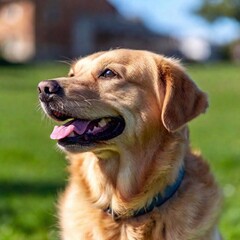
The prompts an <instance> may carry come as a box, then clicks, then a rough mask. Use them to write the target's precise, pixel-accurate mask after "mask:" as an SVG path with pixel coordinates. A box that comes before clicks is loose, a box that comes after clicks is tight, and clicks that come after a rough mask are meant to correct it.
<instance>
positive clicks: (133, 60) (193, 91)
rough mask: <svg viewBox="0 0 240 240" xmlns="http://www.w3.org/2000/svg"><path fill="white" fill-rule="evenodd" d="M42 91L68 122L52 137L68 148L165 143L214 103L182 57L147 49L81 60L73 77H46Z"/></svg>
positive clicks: (49, 107)
mask: <svg viewBox="0 0 240 240" xmlns="http://www.w3.org/2000/svg"><path fill="white" fill-rule="evenodd" d="M38 89H39V98H40V102H41V105H42V107H43V109H44V111H45V112H46V113H47V114H48V115H49V116H50V117H51V118H53V119H55V120H57V121H59V122H65V121H66V122H65V123H63V125H62V126H60V127H55V129H54V131H53V133H52V135H51V137H52V138H53V139H57V140H58V145H59V146H61V148H63V149H64V150H66V151H68V152H83V151H100V150H104V149H108V150H111V149H112V150H117V151H118V149H119V148H121V145H125V147H127V146H130V147H131V148H133V147H134V145H135V144H139V143H141V144H142V145H145V144H147V143H148V142H149V139H155V138H156V139H155V141H159V139H158V137H159V136H161V134H162V133H164V132H166V133H170V134H171V133H174V132H177V131H180V130H181V128H182V127H183V126H185V124H186V123H187V122H188V121H190V120H191V119H193V118H195V117H196V116H198V115H199V114H200V113H202V112H204V111H205V110H206V108H207V106H208V102H207V97H206V95H205V94H204V93H203V92H202V91H200V90H199V89H198V88H197V86H196V85H195V84H194V83H193V81H192V80H191V79H190V78H189V77H188V76H187V74H186V73H185V71H184V70H183V68H182V67H181V66H180V65H179V63H178V62H177V61H175V60H173V59H169V58H165V57H163V56H160V55H157V54H154V53H151V52H147V51H137V50H126V49H118V50H112V51H107V52H99V53H96V54H93V55H90V56H88V57H85V58H82V59H80V60H78V61H76V62H75V63H74V64H73V65H72V67H71V69H70V72H69V75H68V77H63V78H57V79H53V80H47V81H42V82H40V84H39V86H38ZM145 147H147V146H145Z"/></svg>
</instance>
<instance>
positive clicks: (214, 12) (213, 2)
mask: <svg viewBox="0 0 240 240" xmlns="http://www.w3.org/2000/svg"><path fill="white" fill-rule="evenodd" d="M197 14H199V15H201V16H203V17H204V18H206V19H207V20H208V21H210V22H213V21H215V20H217V19H219V18H220V17H229V18H232V19H235V20H237V21H238V22H239V23H240V0H203V5H202V7H201V8H200V9H199V10H197Z"/></svg>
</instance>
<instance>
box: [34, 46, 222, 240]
mask: <svg viewBox="0 0 240 240" xmlns="http://www.w3.org/2000/svg"><path fill="white" fill-rule="evenodd" d="M38 90H39V99H40V103H41V106H42V108H43V110H44V112H45V113H46V114H47V115H48V116H49V117H50V118H52V119H54V120H56V121H58V122H59V124H60V125H61V126H55V128H54V130H53V132H52V134H51V138H52V139H55V140H57V142H58V146H59V147H60V149H62V150H63V151H64V152H66V154H67V159H68V161H69V172H70V179H69V183H68V186H67V188H66V190H65V192H64V193H63V194H62V195H61V197H60V200H59V204H58V206H59V222H60V223H59V224H60V229H61V231H60V232H61V238H62V239H64V240H79V239H88V240H92V239H95V240H114V239H119V240H133V239H137V240H144V239H147V240H193V239H194V240H219V239H221V237H220V234H219V232H218V228H217V221H218V219H219V212H220V209H221V202H222V200H221V199H222V196H221V191H220V189H219V187H218V185H217V183H216V181H215V180H214V177H213V175H212V174H211V172H210V169H209V166H208V164H207V163H206V162H205V161H204V160H203V159H202V157H201V155H200V154H199V153H194V152H193V151H192V150H191V149H190V146H189V145H190V144H189V131H188V127H187V123H188V122H189V121H190V120H192V119H194V118H195V117H197V116H198V115H200V114H201V113H204V112H205V111H206V109H207V107H208V99H207V95H206V94H205V93H204V92H202V91H201V90H200V89H199V88H198V87H197V85H196V84H195V83H194V82H193V81H192V80H191V78H190V77H189V76H188V75H187V73H186V72H185V70H184V68H183V67H182V66H181V64H180V63H179V61H178V60H175V59H172V58H167V57H164V56H162V55H158V54H155V53H152V52H148V51H142V50H130V49H116V50H110V51H103V52H98V53H94V54H92V55H90V56H87V57H83V58H81V59H79V60H77V61H75V62H74V63H73V64H72V65H71V69H70V72H69V74H68V76H66V77H61V78H56V79H51V80H45V81H42V82H40V83H39V85H38Z"/></svg>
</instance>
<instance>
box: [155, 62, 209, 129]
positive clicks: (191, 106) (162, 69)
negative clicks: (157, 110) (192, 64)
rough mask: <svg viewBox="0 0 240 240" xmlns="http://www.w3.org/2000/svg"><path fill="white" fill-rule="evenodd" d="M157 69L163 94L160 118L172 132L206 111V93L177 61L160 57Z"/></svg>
mask: <svg viewBox="0 0 240 240" xmlns="http://www.w3.org/2000/svg"><path fill="white" fill-rule="evenodd" d="M158 69H159V73H160V88H161V92H162V94H163V102H162V115H161V119H162V122H163V124H164V126H165V128H166V129H167V130H168V131H170V132H174V131H176V130H177V129H179V128H181V127H182V126H184V125H185V124H186V123H187V122H189V121H190V120H192V119H193V118H195V117H197V116H198V115H199V114H201V113H204V112H205V111H206V109H207V107H208V99H207V95H206V94H205V93H204V92H202V91H201V90H200V89H199V88H198V87H197V86H196V84H195V83H194V82H193V81H192V80H191V79H190V78H189V76H188V75H187V74H186V72H185V70H184V69H183V68H182V67H181V65H180V64H179V63H178V61H176V60H173V59H167V58H162V59H161V60H159V61H158Z"/></svg>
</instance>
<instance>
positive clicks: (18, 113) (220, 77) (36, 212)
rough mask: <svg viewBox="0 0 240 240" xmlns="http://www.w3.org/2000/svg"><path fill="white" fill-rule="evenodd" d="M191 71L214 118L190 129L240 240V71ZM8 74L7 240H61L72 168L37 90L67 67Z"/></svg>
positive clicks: (1, 83) (1, 141)
mask: <svg viewBox="0 0 240 240" xmlns="http://www.w3.org/2000/svg"><path fill="white" fill-rule="evenodd" d="M189 71H190V73H191V75H192V77H193V78H194V79H195V80H196V81H197V83H198V84H199V86H200V87H201V88H202V89H204V90H205V91H207V92H208V93H209V97H210V109H209V111H208V113H207V114H206V115H203V116H201V117H200V118H198V119H196V120H194V121H193V122H192V123H191V124H190V127H191V138H192V145H193V147H194V148H198V149H201V150H202V152H203V155H204V156H205V157H206V159H208V161H209V163H210V164H211V167H212V169H213V171H214V173H215V175H216V178H217V179H218V181H219V182H220V184H221V186H222V188H223V191H224V195H225V205H224V209H223V214H222V220H221V222H220V229H221V231H222V233H223V235H224V237H225V239H228V240H236V239H240V209H239V201H240V175H239V169H240V153H239V145H240V141H239V132H238V130H239V122H240V115H239V102H240V99H239V92H240V83H239V73H240V72H239V66H237V65H232V64H231V65H230V64H212V65H211V64H206V65H194V66H189ZM0 72H1V74H0V101H1V104H0V109H1V118H0V132H1V138H0V164H1V167H0V240H26V239H28V240H40V239H41V240H55V239H58V234H57V219H56V199H57V196H58V195H59V193H60V192H61V191H62V189H63V188H64V185H65V179H66V175H67V174H66V172H65V168H66V162H65V160H64V155H63V154H61V153H59V152H58V151H56V148H55V143H54V142H53V141H51V140H50V139H49V134H50V132H51V130H52V127H53V124H52V123H51V121H49V120H46V119H44V120H42V114H41V111H38V107H37V106H38V100H37V90H36V86H37V83H38V82H39V81H40V80H42V79H47V78H52V77H59V76H62V75H64V74H66V73H67V66H62V65H56V64H46V65H29V66H5V67H3V66H2V67H0ZM206 201H207V199H206Z"/></svg>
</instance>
